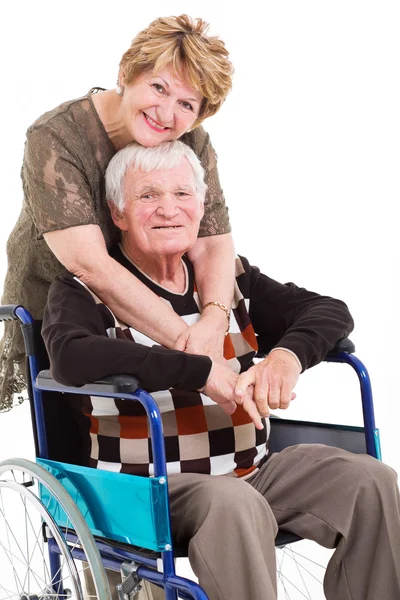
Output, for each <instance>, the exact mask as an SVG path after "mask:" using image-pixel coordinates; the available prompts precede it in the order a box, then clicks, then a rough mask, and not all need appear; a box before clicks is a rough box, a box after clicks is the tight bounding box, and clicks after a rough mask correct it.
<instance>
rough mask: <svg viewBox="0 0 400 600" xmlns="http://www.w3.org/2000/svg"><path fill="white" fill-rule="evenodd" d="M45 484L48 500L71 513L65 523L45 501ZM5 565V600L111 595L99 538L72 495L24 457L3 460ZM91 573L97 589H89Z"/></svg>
mask: <svg viewBox="0 0 400 600" xmlns="http://www.w3.org/2000/svg"><path fill="white" fill-rule="evenodd" d="M40 486H42V489H43V488H44V489H45V490H46V497H48V498H49V504H50V502H51V503H52V504H54V503H57V506H60V507H61V508H62V509H63V511H64V512H65V513H66V514H67V516H68V521H67V525H66V527H63V528H62V529H61V528H59V527H58V526H57V524H56V522H55V521H54V519H53V517H52V516H51V515H50V513H49V511H48V505H49V504H48V505H47V506H46V505H45V504H43V503H42V502H41V500H40V494H39V491H40ZM82 558H85V562H82ZM86 561H87V562H86ZM0 565H1V578H0V600H6V599H11V598H12V599H13V600H54V599H55V598H59V599H64V598H65V599H66V598H70V599H71V600H86V598H97V599H99V600H103V599H105V598H111V593H110V588H109V585H108V582H107V578H106V574H105V571H104V568H103V565H102V562H101V558H100V555H99V552H98V549H97V547H96V544H95V541H94V539H93V536H92V534H91V532H90V530H89V528H88V526H87V525H86V523H85V520H84V518H83V517H82V515H81V513H80V511H79V510H78V508H77V507H76V505H75V503H74V502H73V500H72V498H71V497H70V496H69V494H68V493H67V492H66V490H65V489H64V488H63V486H62V485H61V484H60V482H59V481H57V479H55V477H53V476H52V475H51V474H50V473H48V472H47V471H46V470H45V469H43V468H42V467H41V466H40V465H37V464H35V463H32V462H30V461H28V460H24V459H11V460H9V461H5V462H0ZM87 573H90V576H91V577H89V578H88V579H89V580H90V579H92V580H93V583H94V588H95V590H96V593H95V594H92V593H91V594H90V595H88V594H85V583H84V582H85V579H86V574H87Z"/></svg>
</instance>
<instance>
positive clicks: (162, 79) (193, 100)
mask: <svg viewBox="0 0 400 600" xmlns="http://www.w3.org/2000/svg"><path fill="white" fill-rule="evenodd" d="M154 77H159V78H160V79H161V81H163V82H164V83H165V86H166V87H167V88H169V83H168V81H165V79H164V77H161V75H154ZM185 100H190V101H191V102H196V104H199V101H198V100H196V98H185Z"/></svg>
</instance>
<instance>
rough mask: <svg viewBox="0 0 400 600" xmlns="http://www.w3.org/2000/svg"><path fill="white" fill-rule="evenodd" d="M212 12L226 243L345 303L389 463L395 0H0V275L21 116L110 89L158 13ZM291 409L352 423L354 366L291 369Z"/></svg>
mask: <svg viewBox="0 0 400 600" xmlns="http://www.w3.org/2000/svg"><path fill="white" fill-rule="evenodd" d="M182 12H187V13H189V14H191V15H192V16H201V17H202V18H204V19H205V20H207V21H209V22H210V23H211V31H212V32H213V33H217V34H219V35H220V36H221V37H222V39H223V40H224V41H225V43H226V46H227V48H228V49H229V50H230V53H231V58H232V61H233V63H234V65H235V71H236V72H235V78H234V87H233V91H232V93H231V95H230V96H229V98H228V100H227V101H226V103H225V105H224V106H223V108H222V110H221V111H220V113H219V114H217V115H216V116H215V117H213V118H212V119H210V120H209V121H207V122H206V124H205V127H206V129H207V130H208V131H209V132H210V134H211V138H212V141H213V144H214V147H215V148H216V151H217V153H218V157H219V170H220V177H221V182H222V185H223V188H224V191H225V195H226V200H227V203H228V205H229V208H230V215H231V221H232V226H233V233H234V238H235V241H236V247H237V251H238V252H240V253H241V254H244V255H246V256H247V257H248V258H249V259H250V260H251V262H252V263H253V264H257V265H259V266H260V267H261V269H262V270H263V271H264V272H266V273H267V274H269V275H270V276H272V277H274V278H276V279H278V280H280V281H294V282H296V283H297V284H299V285H302V286H304V287H307V288H309V289H313V290H315V291H318V292H320V293H323V294H330V295H333V296H336V297H339V298H341V299H343V300H345V301H346V302H347V304H348V306H349V307H350V310H351V312H352V314H353V316H354V319H355V322H356V328H355V331H354V333H353V334H352V336H351V337H352V339H353V340H354V342H355V343H356V346H357V353H358V356H359V357H360V358H361V359H362V360H363V361H364V362H365V363H366V364H367V366H368V368H369V371H370V374H371V377H372V381H373V387H374V392H375V407H376V420H377V424H378V426H379V427H380V430H381V436H382V448H383V457H384V460H385V461H386V462H387V463H389V464H390V465H392V466H393V467H394V468H396V469H397V470H398V471H399V470H400V452H399V447H398V438H399V426H398V421H399V418H400V410H399V390H398V372H399V366H398V341H399V333H400V328H399V325H398V293H399V284H398V280H397V278H398V258H399V244H398V237H399V236H398V221H397V219H396V218H395V216H397V214H396V213H397V211H396V208H397V206H396V204H398V200H399V191H400V190H399V187H400V185H399V159H400V117H399V115H400V110H399V106H400V93H399V56H400V43H399V39H400V38H399V35H398V32H399V30H400V18H399V12H400V10H399V4H398V2H394V1H393V2H391V1H387V0H380V1H379V2H371V1H368V0H363V1H355V0H345V1H343V0H336V2H328V1H326V0H315V1H312V0H303V1H302V2H299V1H298V0H287V1H280V2H272V1H266V2H265V1H264V2H262V3H261V2H256V0H248V1H247V2H245V3H242V2H241V3H235V2H232V1H229V2H228V1H226V2H224V1H221V0H218V1H215V0H213V1H209V0H201V2H200V1H197V0H195V1H192V2H189V1H188V0H186V1H172V0H171V1H170V0H169V1H168V2H166V1H160V0H153V1H152V2H147V3H146V2H143V3H138V2H133V1H132V0H131V1H124V0H114V1H113V2H102V1H99V0H97V1H89V0H86V1H85V2H82V1H80V2H77V1H75V0H69V2H68V3H58V2H47V1H35V2H31V1H29V2H28V1H20V2H18V3H11V2H9V3H7V4H6V5H5V6H3V7H2V34H1V36H0V57H1V70H0V81H1V96H0V101H1V107H0V108H1V112H0V114H1V117H2V123H1V125H2V127H1V137H2V143H1V145H0V148H1V150H0V151H1V157H0V158H1V162H0V165H1V217H0V227H1V235H0V280H2V279H3V277H4V274H5V270H6V258H5V243H6V239H7V237H8V234H9V232H10V230H11V228H12V226H13V224H14V223H15V221H16V219H17V216H18V214H19V211H20V207H21V199H22V191H21V184H20V178H19V172H20V167H21V161H22V152H23V144H24V136H25V131H26V128H27V127H28V126H29V125H30V124H31V123H32V122H33V121H34V120H35V119H36V118H37V117H38V116H39V115H40V114H42V113H43V112H45V111H46V110H49V109H52V108H53V107H54V106H56V105H57V104H59V103H60V102H62V101H65V100H68V99H71V98H74V97H78V96H80V95H83V94H84V93H85V92H86V91H87V90H88V89H89V88H90V87H92V86H96V85H98V86H103V87H113V86H114V84H115V81H116V76H117V71H118V62H119V59H120V56H121V55H122V53H123V51H125V49H126V48H127V47H128V46H129V44H130V40H131V38H132V37H133V36H134V35H135V34H136V33H137V32H138V31H139V30H140V29H142V28H143V27H145V26H146V25H148V23H149V22H150V21H151V20H153V19H154V18H156V17H158V16H167V15H173V14H180V13H182ZM297 391H298V398H297V399H296V400H295V402H293V403H292V406H291V408H290V412H289V416H291V417H293V418H295V417H297V416H304V417H305V418H314V419H315V420H327V421H333V422H335V421H337V422H339V421H343V422H346V423H351V424H359V423H360V418H361V415H360V410H359V401H358V395H357V394H358V392H357V382H356V379H355V376H354V375H353V373H352V372H351V370H350V369H349V368H348V367H344V366H339V365H321V366H319V367H317V368H315V369H312V370H311V371H310V372H308V373H306V374H305V375H303V376H302V378H301V381H300V384H299V385H298V390H297ZM15 454H17V455H20V456H21V455H24V456H31V455H32V443H31V437H30V433H29V421H28V412H27V406H26V405H24V406H22V407H19V408H16V409H14V410H13V411H11V413H9V414H1V415H0V459H4V458H6V457H9V456H11V455H15Z"/></svg>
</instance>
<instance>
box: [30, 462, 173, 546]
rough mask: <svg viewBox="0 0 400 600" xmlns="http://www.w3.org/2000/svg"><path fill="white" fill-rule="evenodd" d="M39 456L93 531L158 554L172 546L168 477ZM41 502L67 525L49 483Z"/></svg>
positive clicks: (64, 515)
mask: <svg viewBox="0 0 400 600" xmlns="http://www.w3.org/2000/svg"><path fill="white" fill-rule="evenodd" d="M36 460H37V463H38V464H40V465H41V466H42V467H44V468H45V469H46V470H47V471H49V472H50V473H51V474H52V475H53V476H54V477H56V478H57V479H58V480H59V481H60V482H61V483H62V484H63V486H64V487H65V489H66V490H67V491H68V493H69V494H70V496H71V497H72V499H73V500H74V501H75V503H76V504H77V506H78V508H79V510H80V511H81V513H82V515H83V516H84V518H85V520H86V521H87V523H88V525H89V528H90V530H91V532H92V534H93V535H96V536H100V537H104V538H108V539H111V540H115V541H118V542H123V543H127V544H132V545H134V546H139V547H143V548H146V549H149V550H155V551H157V552H160V551H163V550H165V549H166V548H170V547H171V543H172V542H171V534H170V530H169V520H168V504H167V503H168V488H167V482H166V480H165V478H163V477H150V478H147V477H137V476H135V475H127V474H125V473H114V472H111V471H103V470H101V469H92V468H89V467H80V466H76V465H70V464H67V463H61V462H56V461H52V460H47V459H41V458H38V459H36ZM41 500H42V502H43V503H44V505H45V506H47V507H48V510H49V511H50V513H51V514H52V516H53V517H54V519H55V520H56V522H57V524H58V525H59V526H60V527H67V526H69V523H68V520H67V516H66V514H65V513H64V511H63V510H62V508H61V507H60V505H59V504H56V503H54V501H51V499H50V495H49V494H48V492H47V490H46V488H45V487H42V488H41Z"/></svg>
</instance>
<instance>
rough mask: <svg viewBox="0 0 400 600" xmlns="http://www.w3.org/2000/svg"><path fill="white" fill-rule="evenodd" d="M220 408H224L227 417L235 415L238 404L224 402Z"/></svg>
mask: <svg viewBox="0 0 400 600" xmlns="http://www.w3.org/2000/svg"><path fill="white" fill-rule="evenodd" d="M220 407H221V408H222V410H223V411H224V413H226V414H227V415H233V413H234V412H235V410H236V408H237V404H236V402H231V401H228V402H224V403H223V404H220Z"/></svg>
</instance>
